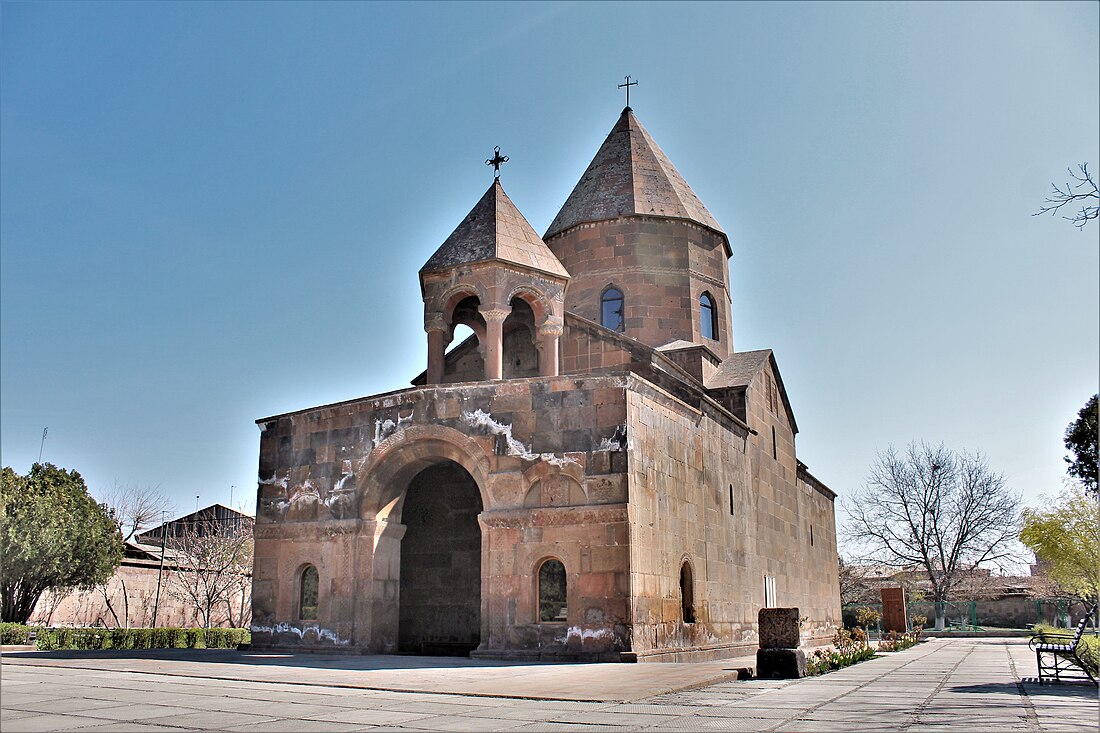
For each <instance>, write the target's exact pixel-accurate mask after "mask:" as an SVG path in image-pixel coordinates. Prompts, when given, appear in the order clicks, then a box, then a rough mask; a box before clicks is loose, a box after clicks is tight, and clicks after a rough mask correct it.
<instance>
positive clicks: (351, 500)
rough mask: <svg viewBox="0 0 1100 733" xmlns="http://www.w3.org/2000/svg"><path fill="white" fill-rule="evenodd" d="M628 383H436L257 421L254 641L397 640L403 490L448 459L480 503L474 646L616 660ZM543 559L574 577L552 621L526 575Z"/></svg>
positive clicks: (372, 643)
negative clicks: (303, 601)
mask: <svg viewBox="0 0 1100 733" xmlns="http://www.w3.org/2000/svg"><path fill="white" fill-rule="evenodd" d="M626 383H627V378H626V377H625V376H618V377H612V376H606V377H586V378H578V377H558V378H537V379H522V380H511V381H506V382H497V383H484V382H483V383H479V384H466V385H455V386H440V387H435V388H423V389H412V390H407V391H404V392H399V393H394V394H389V395H382V396H379V397H376V398H368V399H364V400H357V401H353V402H347V403H341V404H339V405H332V406H328V407H322V408H317V409H315V410H308V411H303V412H299V413H292V414H289V415H282V416H278V417H274V418H271V419H268V420H263V421H260V422H261V427H262V429H263V432H262V435H261V450H260V475H261V479H262V480H261V483H260V488H259V495H258V501H257V506H258V516H257V527H256V570H255V581H254V603H255V618H256V622H255V627H254V628H255V633H254V643H256V644H257V645H259V646H264V645H266V646H298V647H300V646H308V647H324V646H331V645H336V646H340V647H347V648H357V649H365V650H370V651H377V652H390V651H395V650H396V649H397V647H398V641H399V632H398V629H399V627H400V621H401V615H400V612H399V609H400V592H401V588H402V586H401V568H402V557H401V546H402V544H401V543H402V540H403V538H404V535H405V532H406V531H407V530H406V524H405V523H404V522H403V519H402V512H403V510H404V508H405V507H404V499H405V490H406V488H407V487H408V486H409V483H410V482H411V481H413V480H414V479H415V478H416V476H418V475H420V474H421V472H422V471H423V470H424V469H427V468H430V467H432V466H435V465H437V464H439V463H440V462H443V461H453V462H454V463H456V464H458V465H459V466H461V467H462V468H463V469H464V470H465V471H466V472H468V473H469V475H470V476H471V477H472V478H473V480H474V482H475V483H476V484H477V486H478V489H479V490H480V492H481V500H482V504H483V510H482V511H481V513H480V514H479V515H478V521H479V523H480V526H481V529H482V538H481V542H482V551H481V560H480V581H481V587H482V594H481V609H480V625H481V629H480V634H479V639H480V646H481V649H482V651H483V653H484V654H486V655H504V656H516V655H517V654H520V653H528V654H536V655H540V656H547V657H552V656H562V655H565V656H568V655H574V656H575V655H584V656H586V657H588V658H609V659H610V658H612V657H614V658H616V659H617V658H618V652H619V651H620V650H621V649H623V648H624V645H626V644H628V639H627V635H626V632H625V628H626V622H627V620H628V618H627V614H628V604H627V602H626V597H627V592H628V583H627V576H626V541H627V533H626V510H625V501H626V479H625V469H626V452H625V451H626V445H625V439H624V424H625V422H626V399H625V389H626ZM551 557H553V558H556V559H559V560H560V561H562V562H563V564H564V565H565V568H566V572H567V576H568V581H569V585H568V617H567V619H566V621H565V622H562V623H557V624H550V623H539V622H538V621H537V598H536V595H535V594H536V592H537V591H536V588H535V583H534V581H533V577H534V574H535V572H536V570H537V567H538V566H539V564H541V562H542V561H544V560H545V559H547V558H551ZM306 564H312V565H314V566H316V567H317V568H318V571H319V574H320V578H321V582H320V589H319V590H320V593H319V611H318V618H317V619H316V620H311V621H308V622H306V621H302V620H301V619H298V618H297V613H298V609H297V595H296V594H297V592H298V585H297V584H298V578H299V576H300V573H301V571H302V568H304V567H305V565H306ZM601 655H602V656H601Z"/></svg>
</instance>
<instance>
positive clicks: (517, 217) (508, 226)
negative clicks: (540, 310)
mask: <svg viewBox="0 0 1100 733" xmlns="http://www.w3.org/2000/svg"><path fill="white" fill-rule="evenodd" d="M490 260H500V261H503V262H510V263H513V264H516V265H521V266H523V267H527V268H530V269H532V270H538V271H539V272H545V273H548V274H550V275H556V276H557V277H565V278H567V277H569V273H568V272H566V270H565V267H564V266H562V264H561V262H559V261H558V258H557V257H555V256H554V253H553V252H551V251H550V248H549V247H547V246H546V243H545V242H543V241H542V239H541V238H540V237H539V235H538V234H536V233H535V230H534V229H533V228H532V227H531V225H530V224H529V223H528V222H527V220H526V219H525V218H523V214H521V213H519V209H517V208H516V205H515V204H513V203H512V200H511V199H510V198H508V194H506V193H504V187H503V186H501V185H500V180H499V179H497V180H495V181H493V185H491V186H489V190H488V191H486V192H485V195H484V196H482V197H481V200H480V201H478V202H477V204H475V205H474V208H473V209H471V210H470V213H469V214H467V215H466V218H465V219H463V220H462V223H460V224H459V225H458V227H457V228H456V229H455V230H454V231H453V232H452V233H451V236H449V237H447V241H445V242H444V243H443V245H442V246H441V247H440V248H439V249H437V250H436V251H435V254H433V255H432V256H431V257H430V258H429V259H428V262H427V263H426V264H425V265H424V267H422V268H420V272H422V273H423V272H428V271H431V270H445V269H448V268H450V267H454V266H455V265H468V264H473V263H474V262H487V261H490Z"/></svg>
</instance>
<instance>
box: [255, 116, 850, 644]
mask: <svg viewBox="0 0 1100 733" xmlns="http://www.w3.org/2000/svg"><path fill="white" fill-rule="evenodd" d="M495 160H497V161H499V160H500V158H499V155H498V157H497V158H496V159H495ZM497 165H498V167H499V162H498V164H497ZM730 256H731V250H730V244H729V239H728V237H727V235H726V233H725V232H724V231H723V229H722V227H721V226H720V225H719V224H718V222H717V221H715V219H714V217H713V216H712V215H711V214H710V212H709V211H708V210H707V208H706V207H705V206H704V205H703V202H702V201H700V200H699V198H698V197H697V196H696V195H695V193H694V192H693V191H692V190H691V188H690V187H689V186H688V184H687V183H686V182H685V181H684V179H683V177H681V175H680V174H679V173H678V172H677V170H676V168H675V167H674V166H673V165H672V163H671V162H670V161H669V159H668V157H667V156H666V155H665V154H664V152H662V150H661V148H660V147H658V145H657V143H656V142H654V140H653V138H652V137H650V135H649V133H648V132H647V131H646V129H645V128H644V127H642V125H641V123H640V122H639V121H638V119H637V118H636V117H635V115H634V113H633V111H632V110H631V109H630V107H627V108H626V109H624V110H623V112H622V114H621V115H620V117H619V119H618V120H617V121H616V122H615V125H614V127H613V128H612V130H611V132H610V134H608V136H607V138H606V139H605V140H604V142H603V145H602V146H600V148H599V150H598V152H597V153H596V156H595V158H593V160H592V162H591V164H590V165H589V166H588V169H587V170H586V171H585V172H584V174H583V175H582V176H581V179H580V181H579V182H578V183H577V185H576V187H575V188H574V189H573V192H572V193H571V194H570V196H569V198H568V200H566V202H565V203H564V205H563V206H562V207H561V210H560V211H559V212H558V215H557V216H556V217H555V218H554V221H553V222H552V223H551V224H550V227H549V228H548V229H547V230H546V233H545V234H544V235H543V236H541V237H540V236H539V235H538V234H537V233H536V232H535V230H534V229H533V228H532V227H531V225H530V224H529V223H528V222H527V220H526V219H525V218H524V217H523V214H521V213H520V212H519V210H517V208H516V207H515V205H514V204H513V203H512V201H511V200H510V199H509V198H508V195H507V194H506V193H505V191H504V188H503V187H502V185H501V184H500V181H499V178H497V179H495V180H494V182H493V184H492V185H491V186H490V187H489V189H488V190H487V191H486V192H485V194H484V195H483V196H482V197H481V198H480V200H479V201H477V203H476V204H474V206H473V208H472V209H471V210H470V213H469V214H468V215H467V216H466V218H465V219H463V220H462V221H461V222H460V223H459V224H458V226H457V228H456V229H455V230H454V232H453V233H452V234H451V235H450V237H448V238H447V240H446V241H445V242H443V244H442V246H440V247H439V249H438V250H436V252H435V254H433V255H432V256H431V258H429V259H428V261H427V263H426V264H425V265H424V266H423V268H421V270H420V284H421V290H422V293H423V300H424V329H425V331H426V332H427V343H428V359H427V369H426V371H425V372H424V373H423V374H421V375H420V376H419V377H417V378H415V379H414V380H413V382H412V383H413V386H412V387H411V388H408V389H404V390H399V391H396V392H390V393H386V394H380V395H375V396H372V397H364V398H359V399H354V400H349V401H347V402H341V403H338V404H333V405H325V406H322V407H314V408H310V409H305V410H300V411H297V412H291V413H287V414H284V415H276V416H273V417H268V418H264V419H262V420H259V421H257V424H258V425H259V427H260V430H261V437H260V460H259V474H260V482H259V489H258V495H257V518H256V521H257V525H256V530H255V531H256V561H255V572H254V575H253V591H252V593H253V618H254V621H253V626H252V639H253V645H254V646H255V647H259V648H293V649H299V650H301V649H333V648H336V649H345V650H348V651H355V652H359V653H414V654H470V655H472V656H474V657H485V658H509V659H543V660H555V659H560V660H586V661H666V660H667V661H689V660H702V659H714V658H721V657H726V656H734V655H740V654H751V653H753V652H754V651H755V649H756V645H757V626H756V624H757V614H758V612H759V610H760V609H761V608H763V607H773V606H785V607H786V606H797V607H798V608H799V609H800V614H801V615H802V616H803V617H805V620H804V621H803V626H802V628H803V631H802V635H803V641H804V643H806V644H809V645H812V644H816V643H822V642H824V641H827V640H828V639H829V638H831V635H832V631H833V627H834V625H838V624H840V622H841V617H840V591H839V584H838V577H837V547H836V529H835V520H834V511H833V502H834V499H835V496H836V495H835V494H834V493H833V492H832V491H831V490H829V488H828V487H826V486H825V484H823V483H822V482H821V481H819V480H818V479H816V478H814V477H813V476H812V475H811V474H810V473H809V471H808V470H807V468H806V466H805V465H803V464H802V463H801V462H800V461H799V460H798V457H797V455H796V453H795V435H796V434H797V432H798V426H797V424H796V422H795V418H794V413H793V411H792V409H791V403H790V401H789V399H788V396H787V390H786V388H785V386H784V383H783V379H782V377H781V376H780V373H779V367H778V364H777V361H776V358H775V356H774V355H773V354H772V352H771V351H770V350H766V349H765V350H758V351H735V350H734V348H733V343H732V327H731V318H732V313H731V302H732V301H731V294H730V285H729V259H730ZM460 325H462V326H466V327H467V328H468V329H469V330H470V331H472V335H470V336H469V337H468V338H467V339H465V340H464V341H462V343H458V344H452V342H453V341H454V340H455V338H454V333H455V329H456V327H458V326H460Z"/></svg>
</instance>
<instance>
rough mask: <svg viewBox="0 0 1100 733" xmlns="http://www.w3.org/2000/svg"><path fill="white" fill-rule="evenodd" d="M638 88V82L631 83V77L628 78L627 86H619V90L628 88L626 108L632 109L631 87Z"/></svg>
mask: <svg viewBox="0 0 1100 733" xmlns="http://www.w3.org/2000/svg"><path fill="white" fill-rule="evenodd" d="M636 86H638V82H636V81H630V77H629V76H627V77H626V84H620V85H619V89H622V88H623V87H626V106H627V107H628V108H629V107H630V87H636Z"/></svg>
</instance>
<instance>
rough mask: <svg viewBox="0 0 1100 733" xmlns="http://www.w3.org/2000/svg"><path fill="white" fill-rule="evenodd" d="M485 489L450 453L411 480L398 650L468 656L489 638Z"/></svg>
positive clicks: (404, 518) (403, 515)
mask: <svg viewBox="0 0 1100 733" xmlns="http://www.w3.org/2000/svg"><path fill="white" fill-rule="evenodd" d="M481 510H482V505H481V492H479V491H478V488H477V483H476V482H475V481H474V479H473V477H472V476H470V474H469V473H467V472H466V470H465V469H464V468H462V467H461V466H460V465H458V464H457V463H455V462H453V461H443V462H441V463H437V464H435V465H433V466H429V467H428V468H425V469H424V470H423V471H421V472H420V473H418V474H417V475H416V476H415V477H414V478H413V480H412V481H411V482H410V483H409V488H408V491H407V493H406V494H405V502H404V507H403V509H402V511H401V521H402V523H403V524H404V525H405V527H406V529H405V536H404V538H403V539H402V540H401V591H400V592H401V595H400V609H399V612H398V632H397V650H398V651H399V652H401V653H406V654H427V655H436V656H443V655H446V656H466V655H468V654H469V653H470V652H471V651H473V650H474V649H476V648H477V645H478V644H479V643H480V641H481V527H480V526H479V525H478V522H477V515H478V514H480V513H481Z"/></svg>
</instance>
